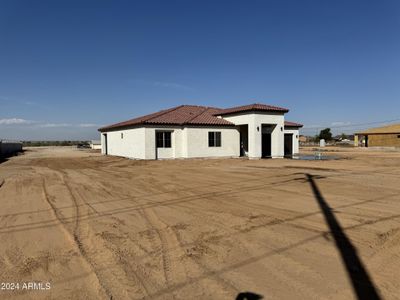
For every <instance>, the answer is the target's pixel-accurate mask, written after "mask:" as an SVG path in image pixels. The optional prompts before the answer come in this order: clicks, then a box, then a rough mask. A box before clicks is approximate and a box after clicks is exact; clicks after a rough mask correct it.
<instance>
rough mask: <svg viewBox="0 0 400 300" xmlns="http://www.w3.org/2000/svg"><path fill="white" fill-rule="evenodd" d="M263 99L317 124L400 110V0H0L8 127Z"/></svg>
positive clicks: (11, 134) (4, 133) (89, 127)
mask: <svg viewBox="0 0 400 300" xmlns="http://www.w3.org/2000/svg"><path fill="white" fill-rule="evenodd" d="M252 102H261V103H267V104H274V105H278V106H283V107H288V108H289V109H290V112H289V114H288V115H287V119H288V120H292V121H296V122H301V123H303V124H305V129H304V130H303V132H304V133H306V134H315V132H316V131H317V130H319V129H321V128H323V127H327V126H328V127H329V126H331V127H337V128H335V132H341V131H344V132H352V131H353V130H354V129H359V128H360V127H361V128H363V127H370V126H371V125H354V124H360V123H362V124H364V123H370V122H382V123H383V121H386V120H399V121H400V1H397V0H393V1H385V0H380V1H366V0H364V1H351V0H346V1H341V0H335V1H333V0H332V1H327V0H326V1H323V0H315V1H308V0H302V1H298V0H293V1H285V0H276V1H232V0H231V1H204V0H203V1H188V0H185V1H102V0H96V1H18V0H12V1H4V0H2V1H0V138H13V139H94V138H97V137H98V133H97V128H98V127H100V126H101V125H105V124H110V123H114V122H117V121H122V120H125V119H130V118H133V117H135V116H139V115H142V114H146V113H150V112H154V111H157V110H160V109H164V108H169V107H172V106H175V105H180V104H198V105H209V106H217V107H231V106H235V105H241V104H248V103H252ZM377 125H380V123H377ZM338 126H348V127H338Z"/></svg>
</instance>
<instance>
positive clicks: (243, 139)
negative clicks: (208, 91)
mask: <svg viewBox="0 0 400 300" xmlns="http://www.w3.org/2000/svg"><path fill="white" fill-rule="evenodd" d="M288 111H289V110H288V109H286V108H281V107H276V106H271V105H264V104H251V105H245V106H239V107H233V108H228V109H220V108H214V107H205V106H195V105H181V106H177V107H173V108H170V109H167V110H162V111H159V112H156V113H152V114H150V115H146V116H142V117H139V118H135V119H132V120H128V121H125V122H120V123H117V124H114V125H110V126H106V127H103V128H100V129H99V131H100V132H101V144H102V153H103V154H106V155H117V156H124V157H129V158H135V159H165V158H194V157H239V156H246V157H249V158H261V157H272V158H275V157H276V158H278V157H284V156H292V155H293V154H295V153H298V152H299V128H301V127H302V126H303V125H301V124H298V123H293V122H288V121H285V116H284V115H285V113H287V112H288Z"/></svg>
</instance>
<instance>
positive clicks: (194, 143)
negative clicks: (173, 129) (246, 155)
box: [184, 127, 240, 157]
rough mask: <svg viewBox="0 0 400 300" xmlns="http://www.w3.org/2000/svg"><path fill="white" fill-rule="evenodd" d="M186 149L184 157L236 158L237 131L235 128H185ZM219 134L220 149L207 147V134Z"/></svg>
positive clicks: (237, 151) (238, 153)
mask: <svg viewBox="0 0 400 300" xmlns="http://www.w3.org/2000/svg"><path fill="white" fill-rule="evenodd" d="M184 131H185V137H186V140H187V149H186V151H185V157H238V156H239V155H240V141H239V131H238V129H236V128H215V127H210V128H204V127H201V128H185V129H184ZM211 131H212V132H221V147H209V146H208V133H209V132H211Z"/></svg>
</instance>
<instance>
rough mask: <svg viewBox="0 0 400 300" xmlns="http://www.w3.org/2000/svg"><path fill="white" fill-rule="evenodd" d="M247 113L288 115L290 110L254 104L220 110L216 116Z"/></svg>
mask: <svg viewBox="0 0 400 300" xmlns="http://www.w3.org/2000/svg"><path fill="white" fill-rule="evenodd" d="M246 111H270V112H281V113H287V112H288V111H289V110H288V109H287V108H283V107H278V106H272V105H266V104H260V103H254V104H249V105H243V106H237V107H232V108H227V109H222V110H219V111H218V112H217V114H216V115H219V116H222V115H227V114H234V113H240V112H246Z"/></svg>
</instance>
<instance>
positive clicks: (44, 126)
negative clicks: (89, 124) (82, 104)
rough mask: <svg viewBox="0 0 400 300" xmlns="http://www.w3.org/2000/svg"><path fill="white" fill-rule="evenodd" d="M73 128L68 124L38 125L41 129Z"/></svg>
mask: <svg viewBox="0 0 400 300" xmlns="http://www.w3.org/2000/svg"><path fill="white" fill-rule="evenodd" d="M69 126H73V125H72V124H68V123H44V124H38V127H42V128H55V127H69Z"/></svg>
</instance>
